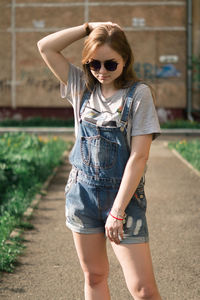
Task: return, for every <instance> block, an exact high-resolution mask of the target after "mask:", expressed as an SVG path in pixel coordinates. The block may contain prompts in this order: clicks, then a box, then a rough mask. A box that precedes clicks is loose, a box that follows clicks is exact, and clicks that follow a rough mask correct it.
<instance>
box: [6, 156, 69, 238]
mask: <svg viewBox="0 0 200 300" xmlns="http://www.w3.org/2000/svg"><path fill="white" fill-rule="evenodd" d="M68 154H69V151H64V153H63V155H62V157H61V160H64V159H65V158H66V157H67V156H68ZM59 167H60V166H57V167H55V168H54V169H53V171H52V173H51V175H49V177H48V178H47V179H46V181H45V182H44V184H43V185H42V187H41V189H40V193H37V194H36V195H35V197H34V198H33V200H32V202H31V203H30V205H29V207H28V208H27V209H26V211H25V212H24V213H23V215H22V218H24V219H25V220H27V219H29V218H30V217H31V216H32V214H33V212H34V209H35V208H37V206H38V204H39V202H40V200H41V198H42V196H43V195H44V193H46V190H47V188H48V186H49V184H50V182H51V180H52V179H53V177H54V176H55V174H56V173H57V171H58V169H59ZM21 234H22V230H21V229H18V228H15V229H13V230H12V231H11V233H10V235H9V238H15V237H19V236H20V235H21ZM6 242H7V243H9V244H10V243H12V241H10V240H7V241H6Z"/></svg>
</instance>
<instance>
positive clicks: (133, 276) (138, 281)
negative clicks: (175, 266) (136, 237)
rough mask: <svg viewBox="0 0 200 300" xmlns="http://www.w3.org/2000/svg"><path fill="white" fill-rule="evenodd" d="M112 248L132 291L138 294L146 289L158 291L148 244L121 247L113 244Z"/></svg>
mask: <svg viewBox="0 0 200 300" xmlns="http://www.w3.org/2000/svg"><path fill="white" fill-rule="evenodd" d="M112 247H113V250H114V252H115V254H116V256H117V258H118V260H119V262H120V264H121V266H122V269H123V272H124V276H125V279H126V282H127V285H128V288H129V290H130V291H136V292H137V291H138V290H140V289H142V288H145V287H147V288H150V289H156V283H155V277H154V273H153V266H152V260H151V254H150V249H149V244H148V243H143V244H119V245H116V244H115V243H112Z"/></svg>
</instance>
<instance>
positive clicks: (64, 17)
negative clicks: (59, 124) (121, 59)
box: [0, 0, 200, 123]
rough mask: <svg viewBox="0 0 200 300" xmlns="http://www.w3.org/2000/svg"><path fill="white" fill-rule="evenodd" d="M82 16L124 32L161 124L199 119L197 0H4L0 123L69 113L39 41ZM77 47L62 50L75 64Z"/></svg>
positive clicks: (78, 53) (199, 27) (199, 24)
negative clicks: (109, 23)
mask: <svg viewBox="0 0 200 300" xmlns="http://www.w3.org/2000/svg"><path fill="white" fill-rule="evenodd" d="M87 21H112V22H115V23H118V24H119V25H120V26H121V27H122V28H123V29H124V30H125V32H126V35H127V37H128V39H129V41H130V44H131V47H132V49H133V53H134V56H135V70H136V72H137V74H138V75H139V77H140V78H143V79H144V80H146V81H147V82H149V83H150V84H152V86H153V87H154V88H155V91H156V108H157V112H158V116H159V119H160V121H161V123H162V122H166V121H168V120H174V119H188V120H197V121H199V120H200V1H199V0H193V1H192V0H185V1H180V0H179V1H170V0H169V1H158V0H157V1H144V0H139V1H130V0H127V1H119V0H115V1H106V0H102V1H95V2H94V1H92V0H79V1H78V2H77V1H73V0H46V1H45V0H1V2H0V37H1V38H0V120H4V119H7V118H10V119H15V120H24V119H27V118H30V117H36V116H37V117H38V116H39V117H42V118H57V119H61V120H69V119H72V118H73V111H72V108H71V106H70V104H69V103H68V101H67V100H66V99H64V100H63V99H61V97H60V92H59V82H58V80H57V79H56V78H54V76H53V75H52V74H51V72H50V71H49V70H48V68H47V67H46V65H45V63H44V62H43V61H42V59H41V57H40V55H39V52H38V50H37V41H38V40H39V39H41V38H42V37H44V36H45V35H47V34H50V33H52V32H55V31H58V30H61V29H64V28H67V27H72V26H76V25H80V24H83V23H84V22H87ZM82 45H83V40H81V41H78V42H76V43H74V44H73V45H72V46H70V47H69V48H68V49H67V50H66V51H64V54H65V55H66V56H68V58H69V60H70V61H71V62H72V63H74V64H76V65H78V66H80V61H81V48H82Z"/></svg>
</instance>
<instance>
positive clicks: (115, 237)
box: [105, 214, 123, 244]
mask: <svg viewBox="0 0 200 300" xmlns="http://www.w3.org/2000/svg"><path fill="white" fill-rule="evenodd" d="M117 218H118V217H117ZM118 219H120V220H118ZM118 219H116V217H115V216H114V215H111V214H109V216H108V218H107V221H106V225H105V230H106V236H107V237H108V238H109V240H110V241H111V242H114V243H115V244H119V243H120V241H122V239H123V219H122V220H121V218H118Z"/></svg>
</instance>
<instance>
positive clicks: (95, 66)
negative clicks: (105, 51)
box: [89, 60, 101, 71]
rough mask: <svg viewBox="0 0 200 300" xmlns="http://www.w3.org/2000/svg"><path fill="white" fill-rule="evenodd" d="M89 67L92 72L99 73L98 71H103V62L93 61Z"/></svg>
mask: <svg viewBox="0 0 200 300" xmlns="http://www.w3.org/2000/svg"><path fill="white" fill-rule="evenodd" d="M89 66H90V69H91V70H93V71H97V70H100V69H101V62H100V61H98V60H92V61H91V62H90V63H89Z"/></svg>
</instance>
